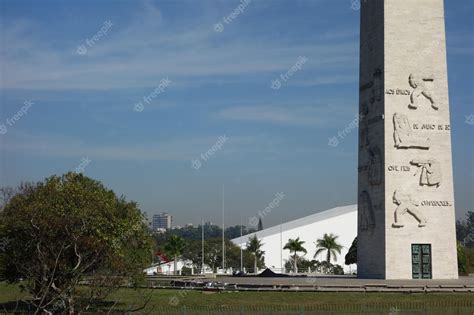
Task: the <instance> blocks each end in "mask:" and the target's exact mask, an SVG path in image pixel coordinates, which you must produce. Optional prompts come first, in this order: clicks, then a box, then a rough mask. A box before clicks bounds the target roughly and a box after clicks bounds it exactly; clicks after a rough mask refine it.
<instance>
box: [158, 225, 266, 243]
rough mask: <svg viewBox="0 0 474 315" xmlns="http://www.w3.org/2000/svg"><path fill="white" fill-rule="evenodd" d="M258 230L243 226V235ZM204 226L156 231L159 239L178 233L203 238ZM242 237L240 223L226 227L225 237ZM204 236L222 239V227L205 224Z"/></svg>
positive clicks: (187, 237) (188, 237)
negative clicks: (163, 231)
mask: <svg viewBox="0 0 474 315" xmlns="http://www.w3.org/2000/svg"><path fill="white" fill-rule="evenodd" d="M256 231H257V230H256V229H254V228H248V227H246V226H242V235H247V234H250V233H253V232H256ZM201 234H202V227H201V225H198V226H197V227H192V226H189V227H184V228H181V229H170V230H167V231H166V232H165V233H155V235H156V236H155V237H156V239H157V241H160V240H166V239H168V238H169V237H170V236H171V235H176V236H180V237H182V238H184V239H185V240H201V237H202V236H201ZM237 237H240V225H236V226H231V227H228V228H226V229H225V239H228V240H231V239H234V238H237ZM204 238H205V239H212V238H221V239H222V228H221V227H220V226H218V225H213V224H212V225H211V224H204Z"/></svg>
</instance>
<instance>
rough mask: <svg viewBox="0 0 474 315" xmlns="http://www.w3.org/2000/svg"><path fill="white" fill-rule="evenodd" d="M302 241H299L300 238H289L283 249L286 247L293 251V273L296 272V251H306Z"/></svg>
mask: <svg viewBox="0 0 474 315" xmlns="http://www.w3.org/2000/svg"><path fill="white" fill-rule="evenodd" d="M304 243H305V242H304V241H300V238H299V237H297V238H296V239H294V240H293V239H291V238H290V239H289V240H288V243H286V245H285V247H283V249H288V250H289V251H290V254H291V252H293V253H294V254H293V261H294V263H295V273H298V255H297V253H298V252H303V253H305V254H306V253H307V251H306V248H304V247H303V244H304Z"/></svg>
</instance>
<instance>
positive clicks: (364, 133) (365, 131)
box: [359, 120, 369, 148]
mask: <svg viewBox="0 0 474 315" xmlns="http://www.w3.org/2000/svg"><path fill="white" fill-rule="evenodd" d="M368 145H369V124H368V123H367V121H366V120H363V121H361V123H360V138H359V147H361V148H365V147H366V146H368Z"/></svg>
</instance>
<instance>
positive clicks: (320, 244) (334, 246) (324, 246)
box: [314, 233, 342, 263]
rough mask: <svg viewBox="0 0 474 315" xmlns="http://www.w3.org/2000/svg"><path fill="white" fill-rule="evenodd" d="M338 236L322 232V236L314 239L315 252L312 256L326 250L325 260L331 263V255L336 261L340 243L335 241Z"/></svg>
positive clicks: (340, 246) (340, 247)
mask: <svg viewBox="0 0 474 315" xmlns="http://www.w3.org/2000/svg"><path fill="white" fill-rule="evenodd" d="M338 237H339V236H337V235H334V234H332V233H331V234H327V233H324V235H323V238H321V239H319V240H317V241H316V253H315V254H314V257H315V258H316V256H318V255H319V254H320V253H322V252H324V251H327V253H326V261H327V262H328V263H331V256H333V257H334V260H335V261H337V254H340V253H341V249H342V245H340V244H339V243H337V238H338Z"/></svg>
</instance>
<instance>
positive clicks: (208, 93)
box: [0, 0, 474, 227]
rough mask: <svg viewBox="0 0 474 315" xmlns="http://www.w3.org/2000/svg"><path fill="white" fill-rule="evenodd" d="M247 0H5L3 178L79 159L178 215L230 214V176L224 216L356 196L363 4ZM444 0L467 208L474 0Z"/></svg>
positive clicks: (248, 216) (232, 220) (183, 218)
mask: <svg viewBox="0 0 474 315" xmlns="http://www.w3.org/2000/svg"><path fill="white" fill-rule="evenodd" d="M245 3H246V4H245V6H244V7H240V9H239V5H240V4H241V2H240V1H231V0H230V1H194V0H180V1H152V0H144V1H127V0H124V1H116V2H113V5H110V4H111V2H110V1H101V2H92V1H81V2H79V3H76V2H72V1H56V0H50V1H42V2H41V3H40V2H38V1H33V0H19V1H2V3H1V5H0V17H1V18H0V35H1V36H0V41H1V48H0V72H1V73H2V76H1V78H0V95H1V97H0V152H1V154H0V183H1V185H2V186H3V185H11V186H15V185H18V184H19V183H20V182H22V181H39V180H43V179H44V178H46V177H48V176H50V175H52V174H63V173H65V172H68V171H76V172H82V173H84V174H85V175H86V176H89V177H91V178H94V179H97V180H99V181H101V182H102V183H103V184H104V185H105V186H106V187H108V188H110V189H112V190H114V191H115V192H116V193H117V194H118V195H124V196H126V198H127V199H130V200H134V201H136V202H137V203H138V204H139V207H140V208H141V209H142V210H143V211H145V212H146V213H147V215H148V216H149V217H150V219H151V218H152V216H153V214H155V213H158V212H162V211H166V212H168V213H170V214H172V215H173V217H174V222H176V223H175V224H178V225H184V224H186V223H193V224H195V225H196V224H200V222H201V220H204V221H213V222H215V223H216V224H218V225H220V222H221V197H222V196H221V190H222V185H225V189H226V197H225V198H226V206H225V208H226V211H225V213H226V219H225V222H226V225H227V226H235V225H239V224H240V222H241V220H242V223H243V224H244V225H247V226H248V225H250V224H251V222H253V218H255V217H257V218H258V217H259V216H260V215H259V213H265V215H264V216H263V218H262V220H263V223H264V226H265V227H269V226H274V225H277V224H279V223H280V222H287V221H290V220H293V219H297V218H300V217H304V216H307V215H311V214H313V213H315V212H319V211H323V210H327V209H330V208H334V207H337V206H346V205H352V204H356V202H357V148H358V144H357V141H358V130H357V129H358V126H357V125H358V116H357V113H358V100H359V97H358V95H359V81H358V80H359V76H358V73H359V13H360V12H359V11H357V6H354V5H353V1H351V0H341V1H330V0H302V1H289V0H278V1H257V0H253V1H246V2H245ZM445 4H446V24H447V44H448V67H449V84H450V103H451V126H452V141H453V165H454V179H455V182H454V188H455V202H456V211H457V212H456V215H457V218H464V214H465V213H466V211H468V210H474V209H473V207H474V194H472V191H474V184H473V183H474V148H473V146H472V139H473V136H474V108H473V106H472V104H474V93H472V86H474V71H473V70H474V36H473V29H474V22H473V20H472V16H473V15H474V2H473V1H471V0H458V1H445ZM278 193H281V194H284V196H285V197H284V198H280V199H281V200H279V201H278V204H276V202H275V198H276V194H278ZM272 202H273V206H271V204H272Z"/></svg>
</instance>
